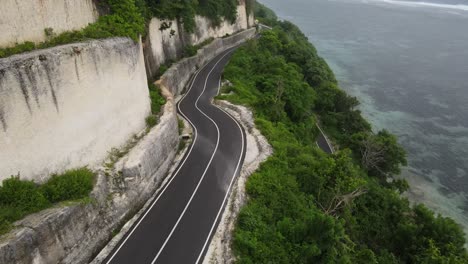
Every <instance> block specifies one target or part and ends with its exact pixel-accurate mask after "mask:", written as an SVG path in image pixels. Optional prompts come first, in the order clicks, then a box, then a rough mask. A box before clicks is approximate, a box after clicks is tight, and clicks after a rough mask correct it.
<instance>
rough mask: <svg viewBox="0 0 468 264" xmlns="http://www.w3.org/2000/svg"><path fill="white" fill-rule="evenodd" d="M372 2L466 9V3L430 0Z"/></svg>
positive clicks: (467, 8) (375, 0)
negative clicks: (444, 2) (434, 0)
mask: <svg viewBox="0 0 468 264" xmlns="http://www.w3.org/2000/svg"><path fill="white" fill-rule="evenodd" d="M373 2H383V3H387V4H394V5H402V6H411V7H432V8H443V9H456V10H462V11H468V5H461V4H454V5H450V4H439V3H430V2H410V1H396V0H373Z"/></svg>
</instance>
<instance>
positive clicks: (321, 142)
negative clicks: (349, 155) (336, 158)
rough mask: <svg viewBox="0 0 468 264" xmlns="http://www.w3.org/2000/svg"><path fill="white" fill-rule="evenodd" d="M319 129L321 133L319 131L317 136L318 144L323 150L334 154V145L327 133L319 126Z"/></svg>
mask: <svg viewBox="0 0 468 264" xmlns="http://www.w3.org/2000/svg"><path fill="white" fill-rule="evenodd" d="M319 130H320V133H319V135H318V137H317V141H316V143H317V146H318V147H319V148H320V149H321V150H323V151H324V152H325V153H328V154H333V152H334V151H333V148H332V146H331V145H330V144H329V142H328V140H327V138H326V136H325V134H324V133H323V131H322V129H320V128H319Z"/></svg>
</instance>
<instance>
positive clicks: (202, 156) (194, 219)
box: [104, 49, 246, 264]
mask: <svg viewBox="0 0 468 264" xmlns="http://www.w3.org/2000/svg"><path fill="white" fill-rule="evenodd" d="M233 51H234V49H228V50H226V51H224V52H222V53H221V54H220V55H218V56H216V57H215V58H214V59H213V60H211V61H210V62H209V63H208V64H206V65H205V66H204V67H203V68H201V69H200V71H199V72H198V73H197V74H196V76H195V77H194V79H193V81H192V84H191V86H190V88H189V90H188V92H187V94H186V95H185V96H184V97H183V99H182V100H181V101H180V103H179V105H178V110H179V112H180V113H181V114H182V115H183V116H184V117H185V118H186V119H187V120H188V121H189V122H190V123H191V125H192V126H193V128H194V140H193V144H192V145H191V147H190V148H189V150H188V152H187V155H186V156H185V157H184V159H182V162H181V164H180V165H179V167H178V169H177V170H176V171H175V173H174V174H173V175H171V179H170V181H169V182H168V184H167V185H166V186H165V187H164V189H163V191H162V192H161V193H160V194H159V195H158V196H157V197H155V199H154V201H153V202H152V203H151V206H150V207H149V208H148V210H147V211H146V212H145V213H144V214H143V215H142V216H141V217H140V219H138V221H136V223H135V224H134V226H133V227H132V228H131V229H130V231H129V232H128V233H127V234H126V235H125V236H124V237H123V238H122V240H121V241H120V242H119V244H118V245H117V246H116V248H115V249H114V251H113V252H112V253H111V254H110V255H109V257H108V258H107V259H106V260H105V261H104V263H115V264H124V263H125V264H129V263H137V264H150V263H178V264H179V263H199V262H202V261H203V257H204V254H205V253H206V250H207V247H208V245H209V242H210V240H211V237H212V235H213V233H214V231H215V230H216V226H217V223H218V221H219V220H220V217H221V214H222V210H223V209H224V206H225V202H226V200H227V195H228V193H229V191H230V188H231V185H232V183H233V180H234V179H235V177H236V176H237V175H238V174H239V171H240V168H241V167H242V163H243V159H244V156H245V146H246V140H245V133H244V131H243V129H242V127H241V126H240V125H239V123H238V122H237V121H236V120H235V119H233V118H232V117H231V116H229V115H228V114H227V113H225V112H224V111H223V110H221V109H219V108H217V107H215V106H213V105H212V104H211V99H212V98H213V97H214V96H215V95H216V94H217V93H218V90H219V85H220V79H221V74H222V71H223V69H224V67H225V65H226V64H227V63H228V61H229V58H230V56H231V55H232V52H233Z"/></svg>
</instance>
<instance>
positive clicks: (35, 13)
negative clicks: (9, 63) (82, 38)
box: [0, 0, 98, 47]
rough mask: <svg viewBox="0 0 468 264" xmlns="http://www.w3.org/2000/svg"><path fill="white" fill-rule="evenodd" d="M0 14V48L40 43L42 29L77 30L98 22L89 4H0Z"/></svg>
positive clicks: (74, 0)
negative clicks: (16, 44)
mask: <svg viewBox="0 0 468 264" xmlns="http://www.w3.org/2000/svg"><path fill="white" fill-rule="evenodd" d="M0 14H1V15H0V32H1V37H0V47H7V46H13V45H15V43H22V42H25V41H32V42H41V41H44V40H45V39H46V35H45V33H44V29H45V28H52V29H53V30H54V32H55V33H62V32H64V31H69V30H78V29H81V28H83V27H85V26H86V25H88V24H89V23H93V22H95V21H96V20H97V18H98V12H97V10H96V7H95V5H94V3H93V0H28V1H24V0H22V1H21V0H2V1H1V3H0Z"/></svg>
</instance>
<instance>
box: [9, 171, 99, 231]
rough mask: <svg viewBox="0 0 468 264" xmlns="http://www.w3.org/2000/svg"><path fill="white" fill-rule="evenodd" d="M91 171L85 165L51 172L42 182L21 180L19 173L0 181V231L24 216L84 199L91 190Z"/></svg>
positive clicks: (92, 178)
mask: <svg viewBox="0 0 468 264" xmlns="http://www.w3.org/2000/svg"><path fill="white" fill-rule="evenodd" d="M93 181H94V173H93V172H92V171H90V170H89V169H87V168H81V169H75V170H70V171H67V172H65V173H64V174H61V175H52V177H51V178H50V179H49V180H48V181H47V182H46V183H44V184H42V185H38V184H36V183H34V182H33V181H24V180H20V178H19V176H16V177H11V178H9V179H6V180H3V182H2V186H1V187H0V234H4V233H6V232H8V231H9V230H10V228H11V226H12V223H13V222H15V221H17V220H20V219H21V218H23V217H25V216H26V215H29V214H32V213H35V212H38V211H40V210H43V209H46V208H48V207H51V206H52V205H54V204H56V203H59V202H63V201H67V200H77V199H82V198H86V197H88V196H89V193H90V192H91V190H92V189H93Z"/></svg>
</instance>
